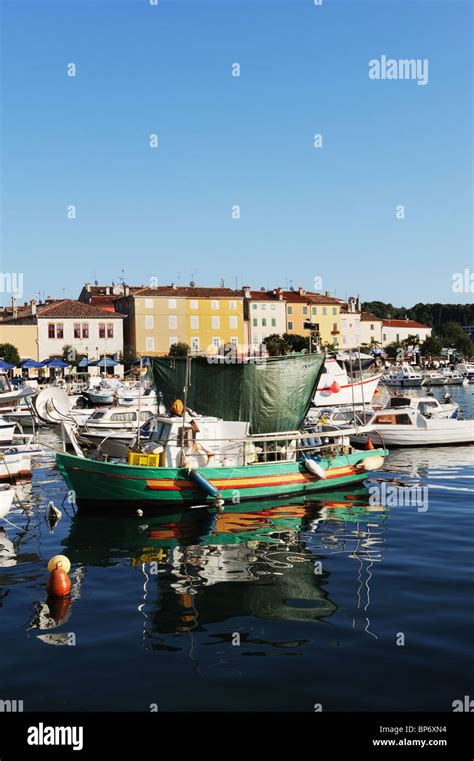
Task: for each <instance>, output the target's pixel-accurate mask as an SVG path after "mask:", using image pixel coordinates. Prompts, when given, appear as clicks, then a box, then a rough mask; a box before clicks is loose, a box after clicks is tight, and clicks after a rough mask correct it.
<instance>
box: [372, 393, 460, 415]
mask: <svg viewBox="0 0 474 761" xmlns="http://www.w3.org/2000/svg"><path fill="white" fill-rule="evenodd" d="M447 396H448V397H449V398H448V399H447V400H446V401H444V402H439V401H438V400H437V399H435V398H434V396H408V395H407V394H403V395H400V394H397V395H396V396H392V397H390V399H389V400H388V402H387V404H386V405H385V406H384V409H390V410H393V409H398V408H399V407H411V408H412V409H414V410H419V412H421V414H422V415H424V416H425V417H438V418H455V417H457V416H458V415H459V412H460V407H459V404H457V403H456V402H452V401H451V397H450V396H449V394H448V395H447Z"/></svg>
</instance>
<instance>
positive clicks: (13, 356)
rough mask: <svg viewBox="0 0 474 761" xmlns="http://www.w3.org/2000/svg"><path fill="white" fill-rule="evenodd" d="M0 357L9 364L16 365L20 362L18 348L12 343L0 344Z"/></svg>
mask: <svg viewBox="0 0 474 761" xmlns="http://www.w3.org/2000/svg"><path fill="white" fill-rule="evenodd" d="M0 359H3V360H4V361H5V362H8V363H9V364H10V365H15V366H16V365H19V364H20V355H19V353H18V349H17V348H16V346H13V344H0Z"/></svg>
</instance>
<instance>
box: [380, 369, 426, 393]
mask: <svg viewBox="0 0 474 761" xmlns="http://www.w3.org/2000/svg"><path fill="white" fill-rule="evenodd" d="M383 380H384V382H385V383H386V385H387V386H399V387H400V388H418V387H419V386H421V384H422V383H423V376H422V374H421V372H420V371H419V369H418V368H417V367H412V366H411V365H398V367H395V368H393V369H392V370H389V372H388V373H385V375H384V376H383Z"/></svg>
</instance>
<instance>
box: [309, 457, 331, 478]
mask: <svg viewBox="0 0 474 761" xmlns="http://www.w3.org/2000/svg"><path fill="white" fill-rule="evenodd" d="M303 465H304V466H305V468H306V470H307V471H308V473H311V475H312V476H317V477H318V478H326V471H325V470H324V468H322V467H321V465H318V463H317V462H315V461H314V460H310V459H309V457H307V458H305V459H304V460H303Z"/></svg>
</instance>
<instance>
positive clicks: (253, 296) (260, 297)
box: [237, 290, 283, 302]
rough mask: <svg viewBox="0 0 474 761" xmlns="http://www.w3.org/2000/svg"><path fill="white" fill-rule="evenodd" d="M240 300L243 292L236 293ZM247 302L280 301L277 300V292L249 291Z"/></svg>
mask: <svg viewBox="0 0 474 761" xmlns="http://www.w3.org/2000/svg"><path fill="white" fill-rule="evenodd" d="M237 293H238V294H239V295H240V298H243V297H244V292H243V291H237ZM249 301H282V302H283V299H280V298H279V295H278V291H276V290H274V291H250V297H249Z"/></svg>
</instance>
